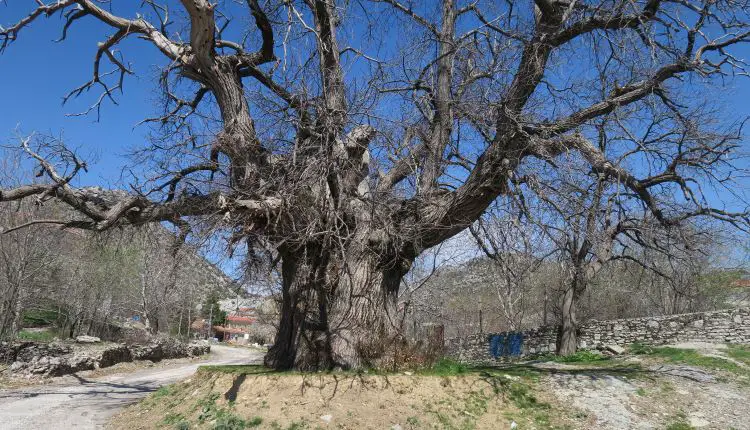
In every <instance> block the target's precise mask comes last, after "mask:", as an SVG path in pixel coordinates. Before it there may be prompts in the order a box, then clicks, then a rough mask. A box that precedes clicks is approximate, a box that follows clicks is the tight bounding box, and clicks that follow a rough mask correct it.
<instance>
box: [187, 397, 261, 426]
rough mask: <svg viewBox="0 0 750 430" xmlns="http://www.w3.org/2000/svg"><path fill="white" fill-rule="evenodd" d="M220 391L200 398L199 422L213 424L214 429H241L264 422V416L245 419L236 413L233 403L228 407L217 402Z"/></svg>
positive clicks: (198, 404)
mask: <svg viewBox="0 0 750 430" xmlns="http://www.w3.org/2000/svg"><path fill="white" fill-rule="evenodd" d="M218 399H219V393H211V394H209V395H207V396H206V397H204V398H202V399H200V400H199V401H198V403H197V404H196V407H197V408H199V409H200V414H199V415H198V423H200V424H209V423H210V424H211V425H212V427H211V428H212V429H213V430H240V429H246V428H253V427H258V426H260V425H261V424H262V423H263V418H261V417H258V416H255V417H252V418H249V419H245V418H242V417H240V416H239V415H236V414H235V413H234V406H233V404H232V403H230V404H229V406H227V407H221V406H219V405H217V404H216V400H218Z"/></svg>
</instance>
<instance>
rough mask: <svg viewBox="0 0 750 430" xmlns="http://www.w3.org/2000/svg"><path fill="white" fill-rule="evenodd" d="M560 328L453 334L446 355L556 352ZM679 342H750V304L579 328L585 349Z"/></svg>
mask: <svg viewBox="0 0 750 430" xmlns="http://www.w3.org/2000/svg"><path fill="white" fill-rule="evenodd" d="M557 331H558V330H557V327H555V326H546V327H539V328H535V329H531V330H524V331H519V332H504V333H489V334H487V333H485V334H476V335H471V336H467V337H464V338H454V339H447V340H446V343H445V348H446V355H447V356H449V357H451V358H453V359H456V360H459V361H463V362H472V363H493V362H497V361H504V360H508V359H514V358H520V357H525V356H529V355H535V354H545V353H551V352H554V351H555V344H556V341H557ZM677 342H711V343H735V344H750V308H739V309H730V310H723V311H712V312H699V313H690V314H679V315H666V316H656V317H643V318H628V319H619V320H609V321H589V322H587V323H586V324H583V325H582V326H581V327H580V329H579V333H578V347H579V348H582V349H586V348H588V349H593V348H599V347H604V346H607V345H618V346H627V345H630V344H633V343H642V344H645V345H664V344H669V343H677Z"/></svg>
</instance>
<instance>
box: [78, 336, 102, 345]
mask: <svg viewBox="0 0 750 430" xmlns="http://www.w3.org/2000/svg"><path fill="white" fill-rule="evenodd" d="M101 341H102V340H101V339H99V338H98V337H96V336H85V335H84V336H78V337H76V342H78V343H99V342H101Z"/></svg>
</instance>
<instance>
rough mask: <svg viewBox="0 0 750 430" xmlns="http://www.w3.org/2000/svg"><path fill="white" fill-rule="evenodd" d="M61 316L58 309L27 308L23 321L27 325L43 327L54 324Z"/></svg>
mask: <svg viewBox="0 0 750 430" xmlns="http://www.w3.org/2000/svg"><path fill="white" fill-rule="evenodd" d="M59 316H60V314H59V312H58V311H57V309H27V310H25V311H24V312H23V316H22V320H21V321H22V324H23V325H24V326H25V327H43V326H49V325H53V324H54V323H55V322H57V319H58V318H59Z"/></svg>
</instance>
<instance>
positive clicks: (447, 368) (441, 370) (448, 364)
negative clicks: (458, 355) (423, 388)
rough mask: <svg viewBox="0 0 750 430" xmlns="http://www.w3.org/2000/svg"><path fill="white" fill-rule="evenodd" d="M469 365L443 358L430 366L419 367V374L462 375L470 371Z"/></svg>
mask: <svg viewBox="0 0 750 430" xmlns="http://www.w3.org/2000/svg"><path fill="white" fill-rule="evenodd" d="M470 370H471V369H470V368H469V366H467V365H465V364H463V363H459V362H458V361H455V360H451V359H448V358H443V359H441V360H440V361H438V362H437V363H435V364H433V365H432V366H430V367H427V368H424V369H421V370H420V371H419V374H420V375H433V376H455V375H463V374H466V373H468V372H469V371H470Z"/></svg>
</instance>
